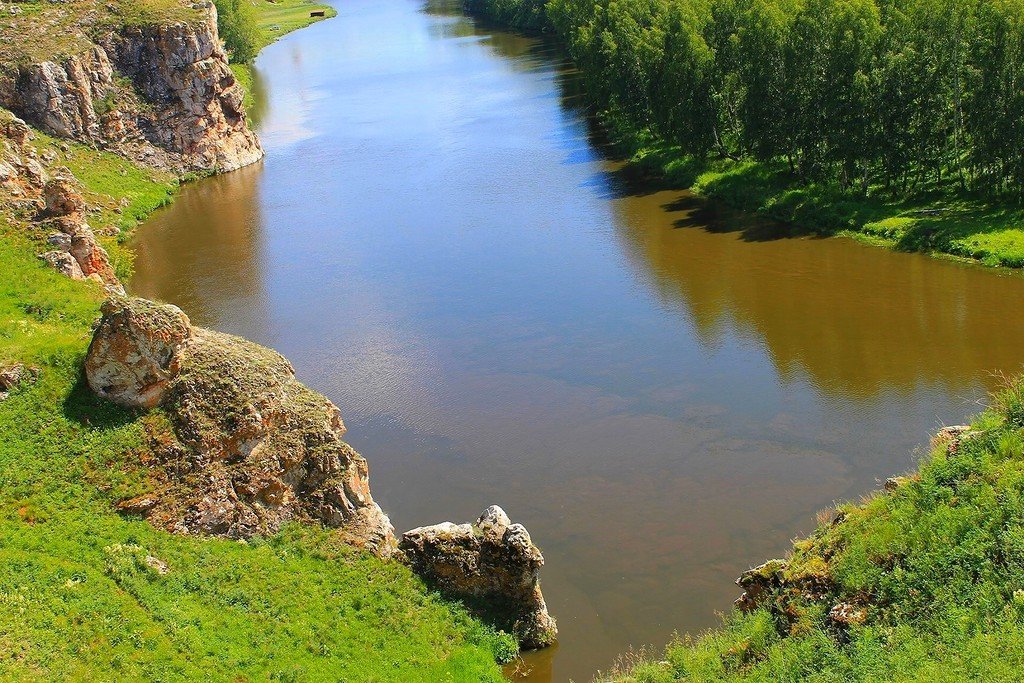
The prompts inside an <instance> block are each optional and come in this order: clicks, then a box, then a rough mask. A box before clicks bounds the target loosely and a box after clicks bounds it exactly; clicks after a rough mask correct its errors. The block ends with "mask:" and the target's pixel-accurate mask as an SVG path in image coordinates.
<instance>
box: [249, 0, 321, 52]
mask: <svg viewBox="0 0 1024 683" xmlns="http://www.w3.org/2000/svg"><path fill="white" fill-rule="evenodd" d="M255 8H256V18H257V22H256V23H257V26H258V27H259V30H260V35H261V37H262V39H263V44H262V45H261V46H260V47H261V48H263V47H266V46H267V45H270V44H271V43H273V42H274V41H275V40H277V39H278V38H280V37H281V36H284V35H285V34H287V33H291V32H292V31H296V30H298V29H300V28H305V27H306V26H309V25H310V24H313V23H316V22H318V21H322V20H323V19H329V18H331V17H334V16H337V15H338V12H337V11H336V10H335V9H334V8H333V7H331V6H330V5H322V4H318V3H315V2H311V1H310V0H277V2H268V1H267V0H257V1H256V5H255ZM314 11H322V12H324V14H325V16H323V17H311V16H309V14H310V12H314Z"/></svg>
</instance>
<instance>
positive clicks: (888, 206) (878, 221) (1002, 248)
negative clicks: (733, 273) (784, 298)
mask: <svg viewBox="0 0 1024 683" xmlns="http://www.w3.org/2000/svg"><path fill="white" fill-rule="evenodd" d="M615 147H616V148H617V149H618V151H619V153H620V154H621V155H622V156H624V157H625V158H626V159H627V161H628V163H629V164H630V166H632V167H633V169H634V170H637V171H640V172H642V173H646V174H649V175H651V176H652V177H654V178H656V179H657V180H660V182H663V183H666V184H668V185H669V186H671V187H675V188H680V189H683V188H685V189H689V190H690V191H692V192H694V193H695V194H697V195H699V196H702V197H706V198H708V199H710V200H713V201H716V202H721V203H723V204H724V205H726V206H729V207H731V208H734V209H738V210H740V211H744V212H747V213H751V214H757V215H760V216H765V217H766V218H770V219H771V220H774V221H778V222H779V223H781V224H782V225H781V226H780V230H779V233H778V234H779V236H799V235H815V236H842V237H851V238H853V239H857V240H860V241H862V242H866V243H869V244H875V245H879V246H884V247H887V248H890V249H896V250H899V251H913V252H921V253H926V254H931V255H933V256H939V257H943V258H950V257H954V258H960V259H965V260H969V261H974V262H977V263H981V264H983V265H986V266H990V267H1005V268H1014V269H1018V268H1022V267H1024V208H1021V207H1018V206H1015V205H1008V204H991V203H988V202H986V201H984V200H983V199H978V198H975V197H971V196H966V195H964V196H953V197H949V196H933V197H923V198H921V197H915V198H906V199H897V198H886V197H884V196H882V195H872V196H868V197H858V196H854V195H850V194H849V193H845V192H840V191H837V190H835V189H831V188H828V187H824V186H820V185H813V184H811V185H804V184H801V183H799V182H797V180H796V179H795V178H794V176H793V174H792V173H791V172H790V171H789V169H788V168H786V166H785V164H781V163H780V164H770V163H764V162H755V161H733V160H730V159H723V160H717V161H701V162H697V161H695V160H694V159H693V158H692V157H687V156H686V155H684V154H682V153H680V151H679V149H678V148H676V147H673V146H671V145H665V144H659V143H657V142H649V143H642V142H639V141H637V140H635V139H634V140H631V139H629V137H628V136H626V137H624V138H622V139H619V140H618V141H617V142H616V143H615Z"/></svg>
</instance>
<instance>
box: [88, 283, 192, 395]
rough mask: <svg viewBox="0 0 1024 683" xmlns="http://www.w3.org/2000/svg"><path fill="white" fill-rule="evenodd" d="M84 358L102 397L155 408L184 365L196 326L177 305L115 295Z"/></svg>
mask: <svg viewBox="0 0 1024 683" xmlns="http://www.w3.org/2000/svg"><path fill="white" fill-rule="evenodd" d="M101 311H102V313H103V317H102V318H101V320H100V326H99V327H98V328H97V329H96V332H95V334H94V335H93V339H92V343H91V344H90V345H89V353H88V354H87V355H86V358H85V376H86V378H87V379H88V381H89V386H90V387H91V388H92V390H93V391H94V392H96V394H98V395H99V396H102V397H103V398H105V399H107V400H109V401H113V402H114V403H119V404H121V405H123V406H128V407H132V408H146V409H148V408H153V407H155V406H156V405H158V404H159V403H160V401H162V400H163V398H164V394H165V393H166V391H167V384H168V383H169V382H170V381H171V380H172V379H173V378H174V377H175V376H176V375H177V374H178V370H179V369H180V368H181V352H182V350H183V347H184V345H185V342H187V341H188V340H189V339H191V338H192V336H193V332H192V325H191V324H190V322H189V319H188V317H187V316H186V315H185V314H184V313H182V312H181V309H180V308H178V307H177V306H166V305H160V304H155V303H153V302H151V301H147V300H145V299H127V298H112V299H108V300H107V301H105V302H104V304H103V307H102V309H101Z"/></svg>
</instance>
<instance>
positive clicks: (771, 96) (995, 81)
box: [467, 0, 1024, 199]
mask: <svg viewBox="0 0 1024 683" xmlns="http://www.w3.org/2000/svg"><path fill="white" fill-rule="evenodd" d="M467 3H468V7H469V8H470V9H471V10H476V11H479V12H482V13H486V14H489V15H491V16H494V17H496V18H497V19H499V20H502V21H506V22H508V23H511V24H513V25H516V26H518V27H520V28H534V29H536V28H544V29H547V30H552V31H554V32H555V33H557V35H558V36H559V37H560V38H561V39H562V40H563V41H564V43H565V44H566V46H567V48H568V51H569V53H570V56H571V57H572V58H573V59H574V61H575V62H576V63H577V65H578V66H579V67H580V69H581V71H582V72H583V74H584V78H585V81H586V84H587V90H588V93H589V94H590V96H591V97H592V98H593V99H594V101H595V102H596V103H597V104H598V106H599V107H600V108H601V110H602V113H603V117H604V118H605V120H606V121H607V122H608V123H609V124H610V125H611V127H612V128H613V129H616V130H618V131H620V132H633V133H640V132H648V131H649V132H650V133H653V134H654V135H656V136H657V137H658V138H660V139H662V140H665V141H667V142H670V143H672V144H678V145H679V146H680V147H681V148H682V150H683V151H684V152H685V153H687V154H691V155H696V156H717V157H722V158H733V159H753V160H758V161H770V162H778V163H784V164H788V167H789V168H790V169H791V170H792V173H793V174H794V175H795V176H796V177H798V178H799V179H800V180H801V181H803V182H805V183H829V184H836V185H838V186H839V187H841V188H843V189H845V190H847V191H849V192H852V193H859V194H866V193H868V192H869V191H872V189H874V188H886V189H888V190H890V191H892V192H900V193H904V194H908V193H911V194H919V193H923V192H929V191H934V190H937V189H942V190H967V191H972V192H978V193H983V194H986V195H992V196H997V195H998V196H1001V197H1013V198H1015V199H1019V198H1021V197H1022V196H1024V3H1021V2H1020V0H548V1H547V2H546V3H544V2H543V0H467Z"/></svg>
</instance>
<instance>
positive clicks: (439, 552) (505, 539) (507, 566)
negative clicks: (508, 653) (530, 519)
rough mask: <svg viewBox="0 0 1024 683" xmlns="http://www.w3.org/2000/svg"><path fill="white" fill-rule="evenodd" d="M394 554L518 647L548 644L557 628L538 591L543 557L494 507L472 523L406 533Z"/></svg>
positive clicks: (517, 526)
mask: <svg viewBox="0 0 1024 683" xmlns="http://www.w3.org/2000/svg"><path fill="white" fill-rule="evenodd" d="M399 549H400V550H401V551H402V552H403V554H404V555H405V557H406V559H407V561H408V562H409V564H410V566H411V567H412V569H413V571H415V572H416V573H417V574H419V575H420V576H421V577H422V578H423V579H424V580H425V581H426V582H427V583H428V584H429V585H431V586H432V587H434V588H436V589H437V590H439V591H440V592H441V593H442V594H444V595H446V596H448V597H451V598H455V599H458V600H461V601H462V602H464V603H465V604H466V606H467V607H468V608H469V609H470V610H471V611H472V612H474V613H475V614H477V615H478V616H479V617H481V618H483V619H484V620H486V621H488V622H490V623H492V624H493V625H494V626H496V627H497V628H500V629H501V630H503V631H506V632H508V633H511V634H513V635H514V636H515V637H516V639H517V640H518V642H519V645H520V647H521V648H523V649H535V648H541V647H546V646H548V645H551V644H552V643H554V641H555V637H556V636H557V633H558V629H557V626H556V624H555V620H554V619H553V618H552V617H551V615H550V614H548V610H547V605H546V604H545V602H544V595H543V593H541V589H540V569H541V567H542V566H543V565H544V556H543V555H541V552H540V549H539V548H537V546H535V545H534V544H533V541H532V540H531V539H530V534H529V532H528V531H527V530H526V528H525V527H524V526H523V525H522V524H513V523H512V521H511V520H510V519H509V518H508V515H506V514H505V512H504V510H502V509H501V508H500V507H498V506H497V505H492V506H490V507H489V508H487V509H486V510H484V512H483V514H482V515H480V517H479V519H477V520H476V522H474V523H473V524H453V523H451V522H442V523H441V524H435V525H433V526H424V527H418V528H416V529H412V530H410V531H406V532H405V533H404V534H402V540H401V542H400V543H399Z"/></svg>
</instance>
